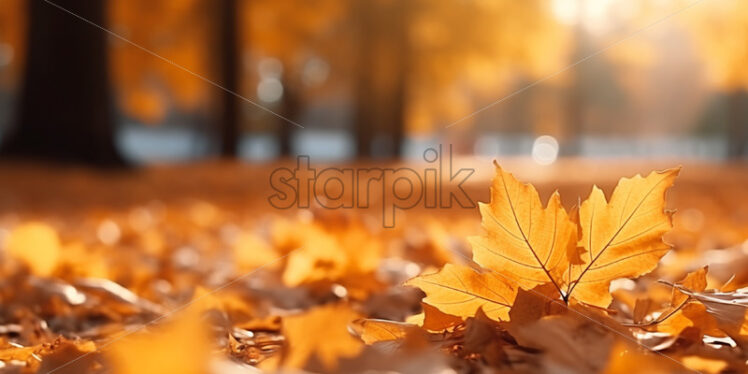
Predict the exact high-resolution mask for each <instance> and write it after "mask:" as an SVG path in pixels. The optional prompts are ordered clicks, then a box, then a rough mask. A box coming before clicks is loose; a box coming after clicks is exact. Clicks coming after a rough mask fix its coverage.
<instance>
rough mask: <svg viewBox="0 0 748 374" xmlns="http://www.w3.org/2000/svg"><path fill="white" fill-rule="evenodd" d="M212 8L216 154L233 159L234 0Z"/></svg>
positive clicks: (236, 110) (236, 69) (236, 146)
mask: <svg viewBox="0 0 748 374" xmlns="http://www.w3.org/2000/svg"><path fill="white" fill-rule="evenodd" d="M216 4H217V7H218V9H217V11H216V15H217V17H216V21H217V22H216V25H215V27H216V28H217V32H216V35H217V36H218V40H217V41H216V45H217V46H219V48H218V49H219V50H218V53H217V54H216V56H218V59H217V60H218V61H219V64H218V65H220V66H219V69H220V75H221V80H220V82H221V84H222V85H223V88H224V89H225V90H224V91H221V99H220V102H221V105H220V106H221V107H220V108H219V111H218V112H219V115H218V116H217V120H216V122H217V123H216V126H217V128H219V129H220V137H221V146H220V153H221V156H223V157H228V158H235V157H236V156H237V154H238V149H239V136H240V130H241V129H240V126H239V124H240V122H239V100H238V98H237V97H236V94H234V93H235V92H237V91H238V88H239V85H240V82H239V81H240V77H241V71H240V70H239V66H240V62H241V61H240V58H239V57H240V54H239V40H238V38H239V34H238V27H237V21H238V20H237V18H238V15H237V10H238V7H237V0H218V1H217V2H216Z"/></svg>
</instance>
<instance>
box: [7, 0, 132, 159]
mask: <svg viewBox="0 0 748 374" xmlns="http://www.w3.org/2000/svg"><path fill="white" fill-rule="evenodd" d="M28 4H29V15H30V17H29V20H30V21H29V30H28V56H27V60H26V68H25V72H24V77H23V83H22V86H21V93H20V96H19V100H18V104H17V107H16V113H15V120H14V128H13V129H11V131H10V133H9V134H8V137H7V138H6V139H5V142H4V144H3V145H2V147H0V154H2V155H3V156H5V157H8V158H13V159H30V160H38V161H47V162H57V163H74V164H85V165H95V166H104V167H114V166H123V165H125V162H124V161H123V159H122V157H121V156H120V154H119V152H118V151H117V148H116V146H115V120H114V111H113V104H112V96H111V91H110V89H111V87H110V80H109V66H108V53H107V34H106V33H105V32H102V31H101V30H99V29H97V28H96V27H93V26H92V25H90V24H88V23H86V22H85V21H83V20H81V19H79V18H77V17H76V16H74V15H72V14H70V13H74V14H76V15H78V16H80V17H81V18H85V19H86V20H88V21H90V22H92V23H95V24H97V25H101V26H103V27H106V16H105V15H106V1H104V0H97V1H90V0H58V1H57V2H56V4H58V5H59V6H60V7H62V8H64V9H66V10H68V11H69V12H70V13H68V12H66V11H65V10H62V9H59V8H57V7H55V6H53V5H50V4H49V3H46V2H44V1H36V0H32V1H29V2H28Z"/></svg>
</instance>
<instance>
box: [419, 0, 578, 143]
mask: <svg viewBox="0 0 748 374" xmlns="http://www.w3.org/2000/svg"><path fill="white" fill-rule="evenodd" d="M411 7H414V6H413V5H411ZM411 14H412V15H413V17H412V18H411V26H410V27H411V30H410V32H411V40H412V47H411V48H412V54H413V58H412V59H411V65H412V68H411V74H410V75H409V77H408V83H409V90H408V99H409V101H410V102H409V105H408V113H407V116H408V126H409V130H410V131H411V132H416V133H417V132H429V131H433V129H434V128H437V129H438V128H443V127H444V126H446V125H448V124H450V123H453V122H454V121H459V124H457V125H455V126H454V127H452V128H451V129H450V130H451V131H453V132H460V131H464V128H465V127H469V126H470V124H471V123H482V124H483V125H485V126H486V127H487V128H484V129H483V130H485V131H489V130H493V131H498V130H506V129H507V128H512V127H515V126H516V125H517V124H518V123H522V121H521V119H516V118H515V119H514V120H512V119H511V118H508V117H502V112H501V110H500V109H499V108H498V107H491V110H490V111H486V112H481V113H477V114H476V115H474V116H472V115H471V116H468V115H469V114H470V113H473V112H474V111H475V110H478V109H480V108H483V107H485V106H486V105H491V104H493V103H495V102H496V100H499V99H501V98H502V95H508V94H509V93H510V92H511V90H513V89H519V88H522V87H524V86H526V85H527V84H530V83H532V82H533V81H535V80H537V79H540V78H542V77H544V76H547V75H548V74H551V73H553V72H554V71H557V70H558V69H559V68H560V67H561V65H560V64H561V63H562V62H565V58H566V57H567V51H568V50H569V47H568V40H569V36H568V31H567V29H566V28H564V27H562V25H560V24H559V22H558V21H557V20H556V19H555V17H554V15H553V13H552V12H551V7H550V1H549V0H527V1H512V0H496V1H482V0H466V1H463V2H460V3H459V5H456V4H455V3H454V2H423V6H420V7H418V9H417V11H412V12H411ZM551 83H553V82H551ZM523 95H524V93H523ZM516 99H517V98H516V97H511V98H509V100H516ZM520 100H521V99H520ZM501 105H502V106H503V108H504V109H507V107H506V106H505V104H501ZM466 116H468V117H466ZM487 118H490V119H487ZM502 118H506V119H507V120H505V121H501V119H502ZM563 123H564V121H563V120H562V119H561V118H558V117H557V120H556V121H555V126H563ZM523 130H524V131H528V130H530V129H523Z"/></svg>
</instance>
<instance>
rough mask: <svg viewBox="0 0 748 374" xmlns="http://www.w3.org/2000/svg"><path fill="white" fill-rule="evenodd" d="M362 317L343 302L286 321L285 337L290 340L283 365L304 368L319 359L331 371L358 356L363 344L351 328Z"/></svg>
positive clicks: (311, 310)
mask: <svg viewBox="0 0 748 374" xmlns="http://www.w3.org/2000/svg"><path fill="white" fill-rule="evenodd" d="M360 318H361V315H359V314H358V313H356V312H355V311H353V309H351V307H350V306H348V305H347V304H343V303H339V304H330V305H324V306H320V307H316V308H312V309H310V310H308V311H306V312H304V313H302V314H298V315H293V316H289V317H285V318H283V335H284V336H285V337H286V339H287V341H288V346H287V351H286V353H285V357H284V361H283V365H284V366H286V367H292V368H303V367H304V366H305V365H306V364H307V362H308V361H309V360H310V359H311V358H312V357H316V358H317V359H319V360H320V362H321V363H322V365H324V366H325V368H327V369H328V370H332V369H335V368H336V367H337V366H338V360H339V359H341V358H346V357H353V356H356V355H358V354H359V353H360V352H361V350H362V349H363V344H362V343H361V341H360V340H358V339H356V338H355V337H354V336H353V335H352V334H351V333H350V332H349V331H348V325H349V324H350V323H351V322H353V321H355V320H357V319H360Z"/></svg>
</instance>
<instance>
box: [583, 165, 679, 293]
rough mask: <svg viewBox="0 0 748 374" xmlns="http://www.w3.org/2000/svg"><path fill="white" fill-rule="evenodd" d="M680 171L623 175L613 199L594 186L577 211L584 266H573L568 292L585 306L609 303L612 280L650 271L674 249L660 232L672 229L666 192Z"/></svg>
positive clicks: (632, 276) (634, 276)
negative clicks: (666, 207) (585, 304)
mask: <svg viewBox="0 0 748 374" xmlns="http://www.w3.org/2000/svg"><path fill="white" fill-rule="evenodd" d="M679 171H680V169H669V170H665V171H662V172H652V173H650V174H649V176H647V177H646V178H643V177H641V176H639V175H637V176H635V177H633V178H630V179H629V178H621V180H620V181H619V182H618V186H617V187H616V188H615V190H614V191H613V195H612V196H611V198H610V202H608V201H606V199H605V195H604V194H603V191H602V190H601V189H599V188H597V187H596V186H595V187H593V188H592V192H591V193H590V196H589V197H588V198H587V200H585V201H584V202H583V203H582V205H581V207H580V209H579V220H580V227H581V232H582V235H581V239H580V241H579V246H581V247H582V248H584V249H585V251H586V253H585V254H584V256H583V258H582V259H583V260H584V261H585V263H584V264H582V265H572V267H571V269H570V276H569V279H571V280H572V281H571V282H570V285H571V286H570V288H569V292H568V293H569V294H570V295H572V296H573V297H574V298H576V299H577V300H579V301H582V302H585V303H587V304H591V305H595V306H599V307H603V308H605V307H607V306H608V305H610V302H611V301H612V297H611V295H610V292H609V288H610V282H611V281H613V280H615V279H618V278H636V277H639V276H641V275H643V274H646V273H648V272H650V271H652V270H653V269H654V268H655V267H656V266H657V263H658V262H659V260H660V258H661V257H662V256H664V255H665V253H667V252H668V251H669V250H670V246H669V245H668V244H666V243H665V242H663V240H662V236H663V235H664V234H665V233H666V232H667V231H669V230H670V229H671V228H672V221H671V214H672V213H671V212H668V211H666V210H665V193H666V191H667V189H668V188H670V187H671V186H672V185H673V182H674V180H675V177H676V176H677V175H678V172H679Z"/></svg>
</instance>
